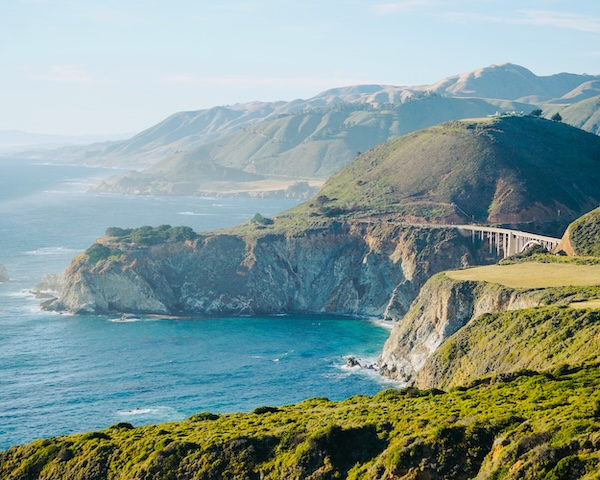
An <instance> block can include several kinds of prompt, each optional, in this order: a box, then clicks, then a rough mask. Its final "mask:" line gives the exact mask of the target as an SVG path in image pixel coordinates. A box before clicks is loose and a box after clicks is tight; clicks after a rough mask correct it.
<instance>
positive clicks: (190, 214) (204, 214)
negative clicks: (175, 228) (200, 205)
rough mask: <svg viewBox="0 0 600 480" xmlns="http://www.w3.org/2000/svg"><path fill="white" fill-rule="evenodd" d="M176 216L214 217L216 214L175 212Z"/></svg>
mask: <svg viewBox="0 0 600 480" xmlns="http://www.w3.org/2000/svg"><path fill="white" fill-rule="evenodd" d="M177 215H187V216H194V217H212V216H215V215H216V213H205V212H177Z"/></svg>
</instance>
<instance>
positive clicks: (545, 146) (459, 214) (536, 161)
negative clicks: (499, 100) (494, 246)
mask: <svg viewBox="0 0 600 480" xmlns="http://www.w3.org/2000/svg"><path fill="white" fill-rule="evenodd" d="M599 167H600V138H599V137H598V136H596V135H592V134H589V133H587V132H584V131H582V130H579V129H576V128H574V127H570V126H568V125H565V124H563V123H560V122H551V121H548V120H545V119H541V118H534V117H530V116H525V117H504V118H482V119H472V120H463V121H454V122H449V123H446V124H443V125H439V126H435V127H431V128H428V129H424V130H421V131H418V132H414V133H411V134H408V135H405V136H403V137H400V138H397V139H395V140H392V141H390V142H388V143H385V144H383V145H379V146H377V147H375V148H374V149H372V150H370V151H368V152H366V153H365V154H362V155H360V156H358V157H357V158H356V159H355V160H354V161H353V162H352V163H351V164H350V165H348V166H347V167H345V168H343V169H342V170H340V171H339V172H338V173H336V174H335V175H333V176H332V177H331V178H330V179H329V180H328V181H327V182H326V184H325V185H324V187H323V188H322V189H321V191H320V192H319V194H318V197H316V198H315V199H313V201H312V202H310V203H309V204H304V205H302V206H300V207H297V208H296V209H295V210H292V211H291V212H288V213H285V214H283V215H281V216H280V217H281V218H285V217H286V216H290V217H291V216H293V215H298V216H307V215H308V216H319V215H321V216H323V215H325V216H334V217H337V218H365V217H372V216H373V215H379V216H382V215H384V216H388V217H390V216H391V217H393V218H395V219H404V220H409V221H412V222H434V223H469V222H471V221H475V222H479V223H492V224H509V225H521V226H522V227H526V226H528V227H529V229H530V230H531V228H533V229H534V230H532V231H536V229H537V231H540V232H541V231H552V232H553V233H554V234H560V233H562V231H564V228H565V227H566V225H567V224H568V223H569V222H570V221H573V220H574V219H575V218H577V217H578V216H580V215H582V214H583V213H585V212H587V211H589V210H590V209H591V208H593V207H594V206H596V205H597V204H598V203H599V202H600V193H599V191H598V189H597V185H598V184H599V182H600V169H599ZM540 228H541V229H540Z"/></svg>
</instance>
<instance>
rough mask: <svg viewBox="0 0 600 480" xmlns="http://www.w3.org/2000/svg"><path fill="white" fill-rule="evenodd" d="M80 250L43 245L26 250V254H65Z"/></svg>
mask: <svg viewBox="0 0 600 480" xmlns="http://www.w3.org/2000/svg"><path fill="white" fill-rule="evenodd" d="M77 252H79V250H76V249H74V248H65V247H42V248H38V249H36V250H29V251H28V252H25V254H26V255H63V254H65V253H77Z"/></svg>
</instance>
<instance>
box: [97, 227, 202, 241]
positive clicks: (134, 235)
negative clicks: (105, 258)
mask: <svg viewBox="0 0 600 480" xmlns="http://www.w3.org/2000/svg"><path fill="white" fill-rule="evenodd" d="M106 236H107V237H112V238H113V239H114V240H115V241H117V242H119V243H134V244H136V245H141V246H150V245H157V244H159V243H165V242H184V241H186V240H194V239H195V238H196V237H197V236H198V235H197V234H196V232H194V230H192V229H191V228H190V227H172V226H171V225H159V226H158V227H149V226H147V225H146V226H143V227H139V228H119V227H109V228H107V229H106Z"/></svg>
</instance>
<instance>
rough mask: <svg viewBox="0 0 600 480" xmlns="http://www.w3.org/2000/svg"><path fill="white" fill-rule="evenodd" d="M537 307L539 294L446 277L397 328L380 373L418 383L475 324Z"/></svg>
mask: <svg viewBox="0 0 600 480" xmlns="http://www.w3.org/2000/svg"><path fill="white" fill-rule="evenodd" d="M537 305H540V300H539V298H538V296H536V294H535V292H531V291H519V290H513V289H510V288H505V287H502V286H500V285H496V284H489V283H483V282H470V281H458V280H452V279H451V278H449V277H448V276H446V275H445V274H443V273H440V274H439V275H436V276H435V277H433V278H431V279H430V280H429V281H428V282H427V283H426V284H425V285H424V286H423V288H422V289H421V291H420V293H419V296H418V297H417V299H416V300H415V302H414V303H413V304H412V306H411V308H410V311H409V312H408V313H407V314H406V316H405V317H404V318H403V319H402V321H401V322H399V323H398V324H396V325H395V326H394V328H393V329H392V333H391V334H390V338H389V339H388V340H387V341H386V343H385V346H384V348H383V353H382V354H381V356H380V358H379V367H380V371H381V373H382V374H383V375H385V376H388V377H390V378H393V379H395V380H398V381H400V382H403V383H407V384H412V383H414V380H415V378H416V376H417V374H418V373H419V372H420V371H421V369H422V368H423V367H424V366H425V363H426V362H427V359H428V358H430V357H431V355H433V353H434V352H435V351H436V350H437V349H438V348H439V347H440V345H442V343H443V342H444V341H445V340H446V339H447V338H449V337H450V336H451V335H452V334H454V333H455V332H457V331H458V330H459V329H460V328H462V327H463V326H464V325H466V324H467V323H468V322H469V321H470V320H471V319H474V318H477V317H479V316H480V315H483V314H484V313H491V312H499V311H505V310H518V309H522V308H529V307H533V306H537Z"/></svg>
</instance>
